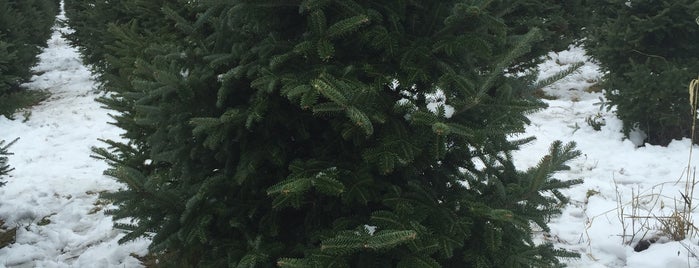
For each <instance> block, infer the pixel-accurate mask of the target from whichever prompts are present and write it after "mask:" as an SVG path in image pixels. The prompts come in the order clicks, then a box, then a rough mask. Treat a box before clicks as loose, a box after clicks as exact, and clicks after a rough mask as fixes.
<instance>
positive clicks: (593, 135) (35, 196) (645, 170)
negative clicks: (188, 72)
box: [0, 15, 699, 268]
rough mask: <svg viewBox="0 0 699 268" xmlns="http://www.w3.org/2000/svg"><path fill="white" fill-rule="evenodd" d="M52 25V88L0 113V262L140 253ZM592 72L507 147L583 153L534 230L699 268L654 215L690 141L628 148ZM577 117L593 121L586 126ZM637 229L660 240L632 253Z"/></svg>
mask: <svg viewBox="0 0 699 268" xmlns="http://www.w3.org/2000/svg"><path fill="white" fill-rule="evenodd" d="M59 19H64V17H63V15H61V16H59ZM63 31H67V29H64V28H60V27H57V28H56V32H54V34H53V36H52V37H51V39H50V40H49V42H48V44H49V47H48V48H47V49H45V50H44V52H43V54H41V56H40V58H41V62H40V63H39V65H38V66H36V68H35V70H36V71H37V72H38V73H41V75H38V76H36V77H34V78H33V79H32V82H30V83H29V84H28V85H27V86H28V87H29V88H32V89H39V90H49V91H50V92H51V94H52V97H51V98H50V99H49V100H47V101H45V102H44V103H42V104H41V105H38V106H36V107H33V108H32V109H31V110H30V111H29V112H26V113H25V112H20V113H18V114H17V117H18V119H17V120H8V119H6V118H4V117H0V139H4V140H6V141H11V140H13V139H14V138H15V137H20V138H21V139H20V140H19V141H18V142H17V143H16V144H15V145H14V146H12V147H11V148H10V150H11V151H12V152H15V155H13V156H11V157H10V164H11V165H12V166H13V167H14V168H16V170H15V171H13V172H12V173H11V176H10V177H9V178H7V181H8V183H7V185H6V186H4V187H0V197H1V198H0V219H3V220H4V221H5V227H6V228H12V227H18V228H17V237H16V242H15V243H14V244H11V245H9V246H7V247H5V248H2V249H0V267H139V266H140V265H139V263H138V260H136V259H135V258H134V257H133V256H132V254H137V255H143V254H145V253H146V247H147V244H148V241H147V240H139V241H136V242H132V243H127V244H124V245H118V244H117V242H116V241H117V240H118V239H119V238H120V237H121V236H122V235H123V234H122V233H121V232H119V231H118V230H114V229H113V228H112V220H111V218H110V217H108V216H105V215H104V212H103V209H104V204H103V203H101V202H100V200H98V193H99V192H101V191H111V190H115V189H118V188H119V187H120V185H118V184H117V183H116V182H115V181H114V180H112V179H110V178H108V177H105V176H104V175H102V171H103V170H104V169H106V168H107V165H106V164H105V163H104V162H102V161H100V160H96V159H93V158H90V154H91V151H90V147H92V146H101V143H100V142H99V141H97V139H118V138H119V137H118V136H119V133H120V130H119V129H117V128H115V127H114V126H112V125H109V124H108V123H107V122H109V121H111V118H110V117H109V116H108V111H106V110H104V109H102V108H100V105H99V104H98V103H96V102H95V101H94V99H95V98H96V97H98V96H99V93H96V92H95V90H94V87H95V84H94V82H93V80H92V79H91V76H90V73H89V71H88V70H87V69H86V68H85V67H84V66H83V65H82V63H81V61H80V60H79V57H78V54H77V52H76V50H75V49H74V48H71V47H69V46H68V44H67V42H66V41H65V40H64V39H63V38H62V37H61V34H60V33H61V32H63ZM550 57H551V59H550V60H549V61H547V62H546V63H544V64H542V65H541V72H542V76H546V75H550V74H553V73H555V72H557V71H558V70H561V69H563V68H565V67H566V66H568V65H569V64H571V63H574V62H577V61H588V60H587V58H586V57H585V56H584V51H583V50H582V49H579V48H572V49H570V50H568V51H564V52H560V53H552V54H550ZM599 77H600V73H599V71H598V69H597V67H596V66H595V65H594V64H592V63H589V62H588V63H587V64H586V65H585V66H583V67H582V68H580V69H579V71H577V72H576V73H575V74H573V75H571V76H570V77H569V78H568V79H566V80H564V81H561V82H559V83H557V84H555V85H553V86H552V87H550V88H547V89H546V92H547V93H548V94H549V95H553V96H557V97H558V99H556V100H547V101H546V102H547V103H548V104H549V108H548V109H546V110H543V111H540V112H538V113H535V114H532V115H531V116H530V118H531V120H532V124H531V126H529V127H528V128H527V132H526V134H524V135H525V136H531V135H533V136H536V137H537V138H538V140H537V141H535V142H533V143H531V144H528V145H526V146H524V147H523V148H522V150H521V151H519V152H516V153H515V154H514V155H515V158H516V159H517V164H518V166H519V167H520V168H522V169H525V168H527V167H530V166H532V165H535V164H536V163H537V162H538V161H539V159H540V158H541V156H543V155H544V154H545V153H546V152H547V150H548V147H549V145H550V144H551V142H552V141H554V140H563V141H565V142H567V141H575V142H577V144H578V149H579V150H581V151H582V153H583V155H582V156H581V157H579V158H578V159H575V160H574V161H572V162H571V163H570V166H571V170H570V171H566V172H561V173H559V174H558V175H557V177H559V178H562V179H577V178H582V179H584V181H585V182H584V183H583V184H581V185H577V186H575V187H574V188H572V189H570V190H566V191H565V194H567V195H569V196H570V198H571V204H570V205H569V206H567V207H565V208H564V209H563V214H562V215H561V216H560V217H557V218H554V219H552V221H551V224H550V226H551V232H549V233H543V232H538V233H537V234H536V236H537V240H538V241H548V242H552V243H554V244H556V246H558V247H562V248H566V249H569V250H573V251H576V252H579V253H581V255H582V256H581V258H580V259H570V260H565V261H566V262H567V263H568V265H569V266H571V267H632V268H653V267H658V268H660V267H663V268H664V267H699V257H697V256H696V255H694V253H698V252H699V246H697V242H698V241H699V240H697V238H696V237H691V238H689V239H685V240H683V241H679V242H675V241H671V240H669V239H666V238H664V237H666V236H663V235H662V230H663V224H662V223H661V222H659V221H657V220H656V219H658V218H660V219H663V218H662V217H665V216H670V215H672V213H673V211H674V210H673V208H674V207H675V204H679V205H680V206H681V205H682V204H683V202H684V201H683V199H682V195H681V193H682V192H684V191H685V185H684V174H686V173H685V171H686V169H687V166H688V158H689V148H690V142H689V140H687V139H685V140H681V141H675V142H673V143H671V144H670V145H669V146H667V147H660V146H651V145H645V146H641V147H639V146H637V145H642V139H641V138H638V137H640V134H638V133H637V138H634V141H633V142H632V141H630V140H627V139H624V138H623V135H622V134H621V132H620V130H621V122H620V121H619V120H618V119H616V118H615V116H614V111H613V110H612V111H607V110H606V109H600V101H601V100H603V99H601V97H602V94H601V93H595V92H592V93H589V92H587V91H586V89H587V88H588V87H590V86H591V85H593V84H595V83H596V82H597V80H598V79H599ZM602 108H605V107H602ZM25 116H26V122H23V121H24V120H23V119H25ZM588 118H590V119H593V120H594V121H595V122H599V123H603V124H604V125H603V126H601V129H600V130H599V131H596V130H594V129H593V127H592V126H591V125H590V124H588V122H587V120H588ZM688 124H689V122H688ZM695 151H699V148H697V150H695ZM694 159H698V160H699V156H694ZM689 165H690V166H692V167H694V166H695V163H694V162H692V163H689ZM691 215H692V216H693V217H694V218H697V215H696V213H692V214H691ZM641 238H645V239H647V238H659V239H658V241H657V242H656V243H653V244H652V245H650V248H648V249H647V250H645V251H641V252H635V251H634V249H633V247H634V246H635V245H636V243H637V242H638V241H639V240H641ZM625 242H629V243H625Z"/></svg>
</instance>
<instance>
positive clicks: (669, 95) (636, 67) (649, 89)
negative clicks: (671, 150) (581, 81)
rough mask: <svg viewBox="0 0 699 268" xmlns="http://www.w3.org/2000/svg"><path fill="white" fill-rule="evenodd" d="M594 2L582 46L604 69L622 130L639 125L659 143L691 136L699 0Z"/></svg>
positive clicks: (698, 48) (698, 55)
mask: <svg viewBox="0 0 699 268" xmlns="http://www.w3.org/2000/svg"><path fill="white" fill-rule="evenodd" d="M594 7H595V8H594V12H595V16H596V18H595V20H594V21H595V22H596V23H594V24H592V25H591V26H590V27H588V29H589V36H588V38H587V40H586V41H585V47H586V48H587V51H588V52H589V53H590V54H591V55H592V56H593V57H594V58H595V59H597V60H599V62H600V66H601V67H602V70H603V71H604V72H605V76H604V78H603V83H602V85H603V86H604V88H605V89H606V93H605V95H606V97H607V99H608V100H609V101H610V103H611V104H612V105H616V107H617V111H616V114H617V116H618V117H619V118H620V119H621V120H623V121H624V132H625V133H626V134H627V135H628V133H629V131H631V130H632V129H635V128H638V129H640V130H642V131H644V132H645V133H646V134H648V140H647V142H649V143H651V144H660V145H667V144H668V143H670V141H672V140H673V139H680V138H682V137H690V134H691V133H690V132H691V128H690V126H691V121H692V120H691V119H692V111H691V109H690V107H689V106H688V105H687V86H688V83H689V81H690V80H691V79H692V78H694V77H696V76H697V74H699V65H698V64H697V62H698V61H699V53H697V51H699V26H697V24H696V22H695V18H696V17H697V16H699V2H697V1H695V0H677V1H648V0H635V1H626V0H605V1H596V2H595V4H594Z"/></svg>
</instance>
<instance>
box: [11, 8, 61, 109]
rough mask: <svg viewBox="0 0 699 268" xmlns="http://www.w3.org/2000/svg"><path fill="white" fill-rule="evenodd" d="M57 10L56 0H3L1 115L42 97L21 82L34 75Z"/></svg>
mask: <svg viewBox="0 0 699 268" xmlns="http://www.w3.org/2000/svg"><path fill="white" fill-rule="evenodd" d="M57 12H58V1H56V0H21V1H11V0H0V115H5V116H7V117H10V116H11V115H12V114H13V113H14V111H15V110H16V109H17V108H20V107H23V106H24V105H26V104H29V102H32V101H35V100H33V99H35V98H36V97H38V96H37V94H30V93H29V94H27V93H23V90H22V88H21V87H20V85H21V84H22V83H23V82H26V81H27V80H28V79H29V78H30V77H31V75H32V73H31V67H32V66H34V64H36V60H37V58H36V56H37V54H39V52H40V49H41V47H43V46H45V45H46V40H47V39H48V38H49V36H50V34H51V26H52V25H53V23H54V20H55V16H56V14H57Z"/></svg>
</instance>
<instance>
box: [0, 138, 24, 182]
mask: <svg viewBox="0 0 699 268" xmlns="http://www.w3.org/2000/svg"><path fill="white" fill-rule="evenodd" d="M17 140H19V138H17V139H15V140H13V141H11V142H10V143H8V144H5V141H4V140H0V179H3V176H6V175H7V174H9V173H10V171H12V170H14V168H11V167H10V164H9V163H8V158H7V156H8V155H12V153H10V152H9V151H8V148H10V146H12V144H14V143H15V142H17ZM5 183H6V182H4V181H0V186H3V185H5Z"/></svg>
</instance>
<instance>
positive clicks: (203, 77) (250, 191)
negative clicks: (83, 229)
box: [66, 0, 579, 267]
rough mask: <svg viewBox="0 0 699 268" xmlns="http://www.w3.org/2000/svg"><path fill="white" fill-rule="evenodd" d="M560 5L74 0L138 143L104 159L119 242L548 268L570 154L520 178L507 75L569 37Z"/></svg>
mask: <svg viewBox="0 0 699 268" xmlns="http://www.w3.org/2000/svg"><path fill="white" fill-rule="evenodd" d="M557 3H558V2H557V1H487V2H486V3H482V4H479V2H478V1H475V2H474V1H454V0H452V1H401V0H393V1H351V0H347V1H325V0H316V1H311V0H309V1H276V0H249V1H145V0H142V1H139V0H129V1H119V2H118V4H112V3H110V2H107V1H80V0H70V1H67V2H66V4H67V11H68V16H69V19H70V21H69V23H70V24H71V26H72V27H74V28H75V29H76V32H75V33H74V34H73V35H71V37H70V39H71V41H72V42H74V43H75V44H78V45H81V46H83V53H84V55H85V58H86V60H87V61H88V62H89V63H91V64H93V65H94V69H95V70H96V71H98V72H100V75H101V79H102V80H103V82H104V83H103V86H104V89H105V90H109V91H112V92H114V93H115V94H113V95H111V97H110V98H105V99H102V101H103V102H104V103H105V104H106V105H107V106H109V107H110V108H112V109H114V110H117V111H120V112H121V113H120V114H119V115H117V116H115V119H116V120H117V123H116V124H117V125H118V126H120V127H121V128H123V129H125V130H126V133H125V134H124V136H125V137H126V138H128V140H129V141H128V142H126V143H121V142H116V141H106V142H107V143H108V144H109V145H110V148H105V149H95V151H96V152H97V154H98V155H100V156H101V157H104V158H105V159H107V160H108V161H109V162H110V164H111V165H112V167H113V168H111V169H110V170H108V171H107V174H108V175H111V176H113V177H115V178H116V179H117V180H119V181H120V182H123V183H124V184H125V187H126V188H124V189H123V190H121V191H118V192H113V193H107V194H104V195H103V197H104V198H108V199H110V200H112V201H114V203H115V204H116V205H117V206H118V207H117V208H116V209H115V210H112V211H110V213H111V214H112V215H114V217H115V219H131V222H130V223H125V222H123V221H122V222H120V223H119V224H117V227H120V228H123V229H126V230H128V234H127V235H126V236H125V237H124V239H123V241H128V240H130V239H134V238H137V237H140V236H149V235H152V244H151V247H150V250H151V252H152V253H153V254H155V255H156V256H158V257H159V258H160V261H161V263H164V265H165V266H168V265H169V266H182V267H269V266H272V265H274V264H276V265H277V266H282V267H396V266H397V267H549V266H558V265H559V260H558V259H557V258H558V257H561V256H574V254H571V253H569V252H565V251H561V250H556V249H553V248H552V247H551V246H550V245H536V244H534V243H533V241H532V239H531V225H530V224H531V223H535V224H537V225H539V226H540V227H541V228H543V229H547V226H546V222H547V220H548V218H549V217H550V216H552V215H555V214H556V213H558V212H559V208H560V205H561V204H563V203H565V202H566V198H565V197H564V196H563V195H561V193H560V192H559V189H563V188H567V187H569V186H570V185H573V184H575V183H578V182H579V181H568V182H562V181H559V180H556V179H554V178H553V177H552V174H553V173H555V172H556V171H559V170H563V169H565V168H567V167H566V166H565V162H566V161H567V160H569V159H572V158H574V157H576V156H578V154H579V153H578V152H577V151H575V150H574V149H573V145H572V144H569V145H563V144H561V143H555V144H553V145H552V148H551V152H550V154H549V155H547V156H545V157H543V159H542V161H541V162H540V163H539V164H538V165H537V166H535V167H532V168H531V169H529V170H527V171H520V170H516V169H515V167H514V165H513V163H512V159H511V156H510V152H511V151H512V150H515V149H517V148H518V146H519V145H521V144H523V143H526V142H527V141H529V139H524V140H517V141H511V140H509V139H508V137H509V135H510V134H513V133H517V132H521V131H522V130H523V127H524V125H525V124H526V123H528V120H527V118H526V117H525V115H526V114H527V113H529V112H532V111H535V110H537V109H540V108H542V107H543V105H542V103H541V102H539V101H538V100H536V99H534V98H531V97H530V93H531V90H532V86H531V84H532V77H533V75H529V76H524V77H519V78H516V77H515V76H513V75H512V74H513V73H519V72H520V71H522V70H527V69H528V67H531V66H533V65H534V64H535V63H536V62H537V60H538V59H539V57H540V56H541V55H542V54H543V53H545V52H548V49H549V48H563V47H565V46H567V45H568V43H569V41H570V40H572V39H573V38H574V37H575V35H576V34H577V31H571V30H569V29H577V27H575V26H574V25H573V26H570V25H566V26H567V27H563V26H561V25H562V24H561V23H562V22H565V21H569V22H570V21H574V20H573V19H572V18H571V17H572V16H574V15H575V14H570V13H565V12H562V11H558V10H557V9H555V8H554V7H556V6H557V5H559V4H557ZM570 3H571V5H572V3H576V2H574V1H571V2H570ZM535 7H550V8H551V9H549V8H541V9H539V8H535ZM518 8H522V9H526V10H528V12H515V10H522V9H518ZM563 10H575V9H574V8H570V9H563ZM553 11H556V12H553ZM537 21H538V22H542V23H541V24H540V25H538V26H540V28H531V29H525V28H522V27H521V26H519V24H516V23H521V22H532V23H533V22H537ZM511 22H512V23H511ZM547 22H556V23H557V24H555V25H549V24H548V23H547ZM540 47H545V48H546V49H545V51H544V50H541V49H540ZM438 92H439V93H440V94H443V95H444V96H443V98H442V101H445V102H446V105H449V106H446V105H445V104H436V105H435V104H434V103H435V102H439V101H435V98H436V97H435V96H436V95H435V93H438ZM429 105H434V106H436V107H437V108H436V109H435V110H430V109H428V106H429ZM450 108H453V110H454V112H453V114H452V113H451V110H450Z"/></svg>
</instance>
